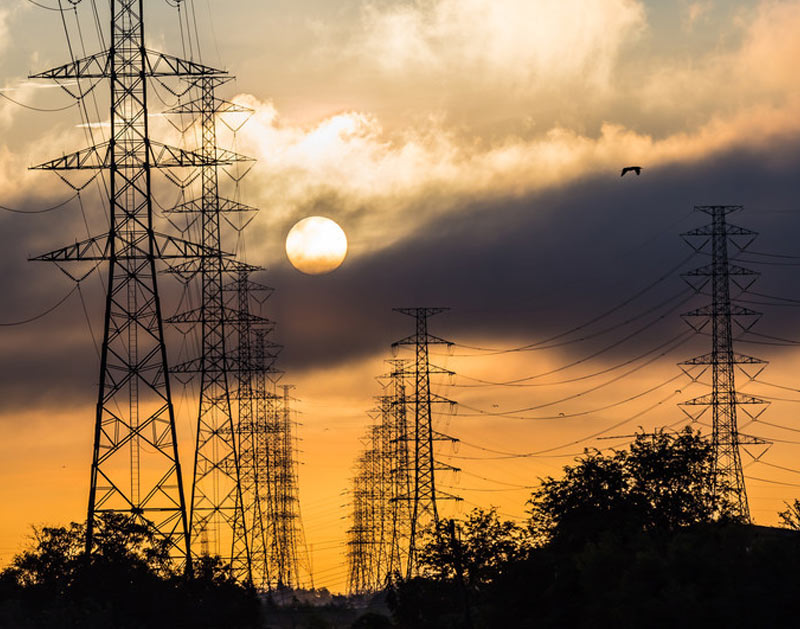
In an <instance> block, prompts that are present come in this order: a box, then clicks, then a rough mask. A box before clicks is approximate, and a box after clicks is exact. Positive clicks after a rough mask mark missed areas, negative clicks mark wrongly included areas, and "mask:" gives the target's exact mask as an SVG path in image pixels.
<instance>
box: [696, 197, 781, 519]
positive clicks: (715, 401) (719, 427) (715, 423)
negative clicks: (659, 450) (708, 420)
mask: <svg viewBox="0 0 800 629" xmlns="http://www.w3.org/2000/svg"><path fill="white" fill-rule="evenodd" d="M740 209H742V208H741V206H730V205H712V206H698V207H696V208H695V210H696V211H699V212H703V213H705V214H708V215H709V216H711V224H709V225H706V226H704V227H700V228H698V229H694V230H692V231H689V232H686V233H685V234H682V236H683V237H684V239H685V240H687V242H689V244H690V245H692V247H694V248H695V250H697V251H703V250H706V249H707V248H708V247H709V246H710V250H711V251H710V253H711V263H710V264H707V265H704V266H701V267H700V268H697V269H694V270H693V271H689V272H688V273H685V274H684V277H685V279H686V280H687V281H688V282H689V284H690V285H691V286H692V287H693V288H694V289H695V290H696V291H698V292H702V291H703V289H704V288H705V287H707V286H708V283H709V281H710V283H711V303H710V304H709V305H707V306H703V307H701V308H697V309H696V310H692V311H691V312H687V313H686V314H684V315H683V316H684V317H686V318H687V319H688V320H689V323H690V325H691V326H692V327H693V328H694V329H695V330H698V331H699V330H701V329H703V328H705V327H707V326H708V323H709V322H710V323H711V345H712V349H711V352H710V353H708V354H703V355H702V356H697V357H696V358H692V359H691V360H687V361H685V362H683V363H681V367H682V368H683V369H684V371H686V373H687V374H688V375H689V376H690V377H692V378H693V379H695V380H696V379H698V378H699V377H700V376H701V375H702V374H703V373H704V372H705V371H706V370H707V369H708V367H709V366H710V367H711V393H709V394H707V395H703V396H700V397H697V398H694V399H693V400H688V401H686V402H683V403H682V404H681V406H682V407H683V408H684V411H686V413H687V415H689V417H690V418H692V419H693V420H697V419H699V418H700V416H702V415H703V414H704V413H705V412H706V411H707V410H708V409H709V408H710V409H711V414H712V446H713V450H714V464H713V465H714V469H713V474H714V492H715V495H716V497H717V498H719V499H721V500H725V501H729V502H730V504H731V505H732V507H733V509H734V512H735V513H736V514H737V515H739V516H740V517H742V518H743V519H744V520H745V521H748V522H749V521H750V508H749V505H748V502H747V492H746V489H745V482H744V474H743V472H742V459H741V453H740V451H739V446H740V445H747V444H763V443H765V442H764V440H762V439H758V438H756V437H751V436H748V435H743V434H741V433H740V432H739V429H738V426H737V419H736V414H737V408H739V407H741V408H742V411H743V412H745V413H747V414H748V415H749V416H750V417H753V418H755V417H758V415H760V414H761V412H763V410H764V408H765V406H764V405H766V404H767V402H766V401H764V400H762V399H760V398H757V397H753V396H752V395H747V394H744V393H739V392H737V391H736V384H735V374H734V367H735V366H739V368H740V369H742V370H743V371H744V370H745V367H743V366H746V365H749V366H750V367H751V368H752V369H754V370H755V373H754V374H753V373H748V372H747V371H745V373H746V374H747V375H748V376H749V377H750V378H754V377H756V376H757V375H758V373H760V372H761V370H762V369H763V368H764V365H765V364H766V363H765V361H763V360H760V359H758V358H753V357H751V356H745V355H744V354H739V353H736V352H734V351H733V331H732V326H733V323H734V322H736V323H737V324H738V325H740V326H741V327H742V329H745V330H747V329H749V328H750V327H751V326H752V325H753V324H754V323H755V321H756V320H757V319H758V317H759V316H760V313H758V312H756V311H754V310H751V309H749V308H745V307H742V306H739V305H736V304H732V303H731V283H733V284H734V285H735V286H736V287H738V288H739V289H740V290H746V289H747V288H748V287H749V286H750V285H751V284H752V283H753V281H755V278H756V276H757V275H758V274H757V273H756V272H755V271H751V270H750V269H746V268H744V267H741V266H739V265H736V264H731V263H730V262H729V260H728V243H729V242H730V243H732V244H734V246H736V247H737V248H738V249H739V250H743V249H745V248H746V247H747V246H748V245H749V244H750V243H751V242H752V241H753V239H754V238H755V236H756V235H757V234H756V232H753V231H750V230H749V229H744V228H742V227H737V226H735V225H730V224H728V223H727V221H726V216H727V215H728V214H730V213H731V212H735V211H737V210H740ZM695 320H699V321H700V323H699V324H695V323H693V321H695ZM753 405H756V406H759V405H760V406H761V407H762V408H761V410H760V411H759V412H757V413H752V412H750V411H748V410H747V407H748V406H753ZM694 407H702V409H701V410H700V411H699V412H698V411H695V410H694Z"/></svg>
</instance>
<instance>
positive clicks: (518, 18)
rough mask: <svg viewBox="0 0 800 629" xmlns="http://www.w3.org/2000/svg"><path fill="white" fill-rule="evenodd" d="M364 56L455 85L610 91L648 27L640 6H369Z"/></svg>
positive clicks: (569, 0) (521, 2) (482, 2)
mask: <svg viewBox="0 0 800 629" xmlns="http://www.w3.org/2000/svg"><path fill="white" fill-rule="evenodd" d="M363 20H364V31H365V34H364V37H363V39H362V40H361V41H360V42H359V43H358V50H357V52H358V54H359V55H361V56H362V57H365V58H368V59H371V60H373V61H374V62H375V63H376V64H377V65H378V66H379V67H381V68H383V69H384V70H387V71H404V72H412V73H416V72H420V71H423V72H425V71H430V72H434V73H437V74H440V75H442V76H446V77H448V80H453V79H454V78H455V79H463V78H464V77H469V78H471V79H474V80H479V81H488V82H492V81H497V82H498V83H501V82H503V80H504V79H505V80H506V81H509V82H522V83H529V82H532V81H534V80H535V81H558V82H563V81H569V80H574V79H576V78H580V79H581V80H584V81H589V82H590V83H594V84H598V85H602V84H605V83H606V82H607V81H608V79H609V77H610V74H611V71H612V68H613V66H614V64H615V61H616V57H617V55H618V54H619V53H620V51H621V49H622V48H623V47H624V46H625V45H626V44H627V43H629V42H630V41H631V40H632V39H634V38H635V37H636V36H637V35H638V34H639V33H641V31H642V29H643V28H644V25H645V14H644V8H643V6H642V4H641V3H640V2H637V1H635V0H592V1H590V2H586V1H584V0H545V1H543V2H535V3H534V2H530V1H529V0H506V1H505V2H493V1H492V0H415V1H413V2H405V3H402V4H400V5H399V6H398V5H397V4H392V5H389V6H386V5H378V4H374V3H373V4H368V5H367V7H366V9H365V12H364V17H363Z"/></svg>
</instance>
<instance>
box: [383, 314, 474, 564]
mask: <svg viewBox="0 0 800 629" xmlns="http://www.w3.org/2000/svg"><path fill="white" fill-rule="evenodd" d="M394 310H395V312H399V313H401V314H405V315H408V316H410V317H413V318H414V319H415V321H416V332H415V333H414V334H412V335H411V336H408V337H406V338H404V339H402V340H400V341H396V342H395V343H393V344H392V347H393V348H394V347H398V346H400V345H410V346H413V347H414V353H415V359H414V365H413V368H411V369H409V371H407V372H400V375H404V376H410V377H411V378H413V379H414V389H413V393H412V394H411V395H407V396H406V404H408V405H409V406H410V407H411V409H413V413H412V416H413V418H414V419H413V421H414V423H413V430H412V434H411V435H410V438H411V440H412V443H413V450H412V451H413V455H412V457H411V458H412V461H411V463H412V466H413V467H412V469H413V478H412V480H413V493H412V494H411V495H409V496H404V497H401V498H400V500H410V501H411V521H410V525H409V541H408V557H407V564H406V574H407V576H409V577H410V576H413V575H414V574H415V571H416V552H417V543H418V536H419V534H420V532H421V531H422V530H423V529H424V528H426V527H429V526H435V525H436V524H437V523H438V521H439V509H438V506H437V502H438V501H439V500H461V498H460V497H458V496H455V495H452V494H449V493H446V492H443V491H441V490H437V489H436V472H437V471H454V472H455V471H458V468H455V467H453V466H451V465H447V464H444V463H441V462H438V461H437V460H436V459H435V456H434V445H433V444H434V442H435V441H451V442H455V441H458V440H457V439H454V438H453V437H450V436H448V435H445V434H442V433H440V432H437V431H435V430H434V429H433V414H432V405H433V404H450V405H453V404H454V402H453V401H452V400H448V399H447V398H444V397H442V396H440V395H437V394H435V393H432V392H431V374H444V375H452V373H453V372H451V371H448V370H447V369H442V368H440V367H436V366H434V365H431V363H430V357H429V351H428V348H429V346H430V345H450V343H448V342H447V341H445V340H444V339H441V338H439V337H438V336H434V335H432V334H430V333H428V318H429V317H431V316H433V315H436V314H439V313H441V312H446V311H447V310H448V309H447V308H395V309H394Z"/></svg>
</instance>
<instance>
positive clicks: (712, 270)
mask: <svg viewBox="0 0 800 629" xmlns="http://www.w3.org/2000/svg"><path fill="white" fill-rule="evenodd" d="M717 273H719V268H718V267H716V266H715V265H713V264H705V265H703V266H701V267H698V268H696V269H692V270H691V271H687V272H686V273H682V274H681V277H686V278H689V277H714V275H715V274H717ZM726 273H727V274H728V275H751V276H753V275H754V276H758V275H761V273H759V272H758V271H753V270H752V269H747V268H745V267H743V266H739V265H738V264H728V266H727V271H726Z"/></svg>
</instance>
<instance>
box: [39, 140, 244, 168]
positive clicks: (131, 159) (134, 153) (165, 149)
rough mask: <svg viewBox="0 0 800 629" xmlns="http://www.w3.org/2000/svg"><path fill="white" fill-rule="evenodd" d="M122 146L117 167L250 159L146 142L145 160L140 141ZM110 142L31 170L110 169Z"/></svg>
mask: <svg viewBox="0 0 800 629" xmlns="http://www.w3.org/2000/svg"><path fill="white" fill-rule="evenodd" d="M117 146H118V147H119V146H121V147H122V148H123V149H124V153H123V154H122V155H118V156H117V160H116V164H115V166H116V167H117V168H141V167H143V166H144V165H145V164H149V165H150V166H152V167H153V168H199V167H201V166H227V165H230V164H234V163H237V162H248V161H253V160H252V158H250V157H246V156H244V155H239V154H238V153H234V152H233V151H229V150H227V149H221V148H217V149H216V153H215V154H214V155H213V156H211V157H210V158H207V157H205V156H203V155H200V153H196V152H194V151H187V150H185V149H181V148H178V147H175V146H169V145H167V144H161V143H160V142H149V146H150V160H149V161H148V159H147V156H146V154H145V153H146V150H145V146H146V144H145V142H144V141H143V140H135V141H130V142H126V143H125V144H123V143H118V144H117ZM111 149H112V144H111V143H110V142H104V143H102V144H98V145H96V146H90V147H89V148H85V149H81V150H79V151H76V152H74V153H69V154H66V155H62V156H61V157H57V158H56V159H52V160H50V161H47V162H43V163H41V164H37V165H36V166H32V167H31V169H32V170H101V169H105V168H111V166H112V164H111V156H112V150H111Z"/></svg>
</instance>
